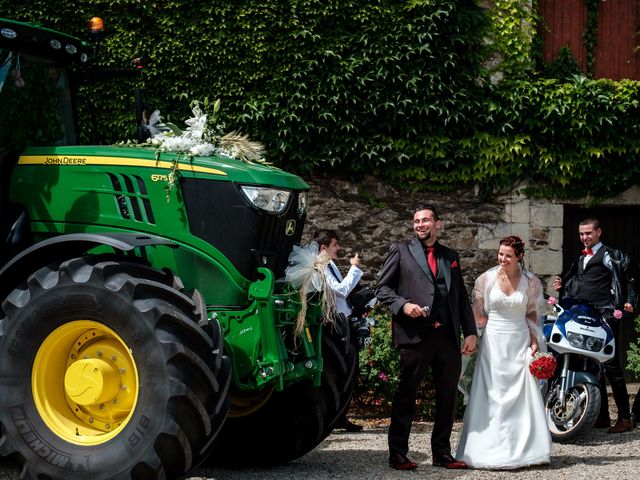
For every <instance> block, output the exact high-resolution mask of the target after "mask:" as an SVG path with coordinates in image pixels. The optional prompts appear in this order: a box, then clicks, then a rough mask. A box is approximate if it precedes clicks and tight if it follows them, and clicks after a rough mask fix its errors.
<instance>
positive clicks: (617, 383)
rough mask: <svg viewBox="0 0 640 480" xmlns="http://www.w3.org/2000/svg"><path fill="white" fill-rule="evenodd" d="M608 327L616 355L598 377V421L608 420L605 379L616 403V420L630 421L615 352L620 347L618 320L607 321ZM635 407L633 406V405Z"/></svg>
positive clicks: (623, 385) (624, 383)
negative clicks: (599, 400) (613, 340)
mask: <svg viewBox="0 0 640 480" xmlns="http://www.w3.org/2000/svg"><path fill="white" fill-rule="evenodd" d="M608 323H609V326H610V327H611V330H612V331H613V337H614V338H615V339H616V355H615V356H614V357H613V358H612V359H611V360H609V361H608V362H607V363H605V364H604V365H603V366H604V375H602V376H601V377H600V398H602V403H601V404H600V415H599V418H600V419H603V420H604V419H608V418H609V402H608V398H609V397H608V396H607V383H606V381H605V377H606V379H607V380H609V384H610V385H611V392H612V393H613V399H614V400H615V402H616V408H617V409H618V419H626V420H628V419H630V418H631V410H630V408H629V392H628V391H627V383H626V382H625V380H624V371H623V370H622V367H621V365H620V357H619V355H618V352H617V347H618V345H622V342H621V341H620V335H619V333H620V320H617V319H610V320H608ZM634 407H635V404H634Z"/></svg>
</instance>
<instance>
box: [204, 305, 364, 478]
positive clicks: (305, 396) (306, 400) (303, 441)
mask: <svg viewBox="0 0 640 480" xmlns="http://www.w3.org/2000/svg"><path fill="white" fill-rule="evenodd" d="M322 356H323V362H324V364H323V366H324V368H323V371H322V383H321V386H320V387H314V386H313V385H312V384H311V382H308V381H306V382H300V383H298V384H295V385H292V386H290V387H289V388H286V389H284V390H283V391H281V392H273V393H272V394H269V393H270V392H267V393H265V397H264V398H267V400H266V401H265V402H264V404H263V405H262V406H261V407H260V408H258V409H257V410H256V411H254V412H252V413H250V414H247V415H243V416H234V415H233V412H234V406H233V398H234V396H233V395H231V398H232V407H231V412H232V414H231V415H230V417H229V418H228V419H227V422H226V423H225V425H224V427H223V429H222V433H221V435H220V438H219V440H220V441H219V443H218V446H217V447H216V449H215V451H214V455H213V456H212V457H211V461H210V462H207V464H210V463H213V464H215V463H217V464H224V465H228V466H233V467H244V466H248V465H252V466H262V467H265V466H273V465H280V464H283V463H286V462H288V461H291V460H294V459H296V458H299V457H301V456H302V455H304V454H306V453H307V452H309V451H311V450H313V449H314V448H315V447H316V446H317V445H318V444H319V443H320V442H322V441H323V440H324V439H325V438H326V437H327V436H328V435H329V434H330V433H331V431H332V430H333V427H334V425H335V423H336V421H337V420H338V418H339V417H340V416H341V415H342V413H344V411H345V409H346V408H347V407H348V405H349V402H350V400H351V396H352V394H353V389H354V379H355V371H356V368H357V365H356V359H357V351H356V350H355V348H354V347H353V345H352V344H351V342H350V340H349V326H348V324H347V321H346V320H345V319H344V317H341V318H340V319H339V320H338V321H337V323H336V324H335V325H333V324H329V325H326V326H325V327H324V329H323V339H322ZM257 397H258V398H259V397H260V396H259V395H257Z"/></svg>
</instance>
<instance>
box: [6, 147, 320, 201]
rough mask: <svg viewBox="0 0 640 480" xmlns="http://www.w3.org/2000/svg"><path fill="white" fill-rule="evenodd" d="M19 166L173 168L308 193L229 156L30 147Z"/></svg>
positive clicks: (298, 183)
mask: <svg viewBox="0 0 640 480" xmlns="http://www.w3.org/2000/svg"><path fill="white" fill-rule="evenodd" d="M19 164H20V165H47V166H58V167H69V168H82V167H85V166H91V165H93V166H100V165H101V166H121V167H135V168H149V169H150V170H149V172H150V173H153V171H154V170H155V171H156V172H157V174H165V175H166V174H167V173H169V172H170V171H171V170H173V169H174V165H175V169H176V170H177V171H178V172H179V175H181V176H187V175H188V176H193V177H195V178H204V177H209V178H210V177H211V176H213V177H216V179H217V180H226V181H231V182H237V183H242V184H256V185H269V186H274V187H280V188H287V189H292V190H308V189H309V185H308V184H307V183H306V182H305V181H304V180H302V179H301V178H300V177H298V176H297V175H293V174H291V173H287V172H285V171H283V170H280V169H279V168H276V167H273V166H269V165H265V164H261V163H254V162H245V161H242V160H237V159H234V158H230V157H223V156H216V157H187V156H185V155H180V154H176V153H171V152H162V153H159V154H158V153H157V152H156V150H155V149H154V148H152V147H128V146H122V147H120V146H117V147H111V146H82V147H78V146H73V147H32V148H28V149H27V150H25V152H24V153H23V154H22V156H21V157H20V162H19Z"/></svg>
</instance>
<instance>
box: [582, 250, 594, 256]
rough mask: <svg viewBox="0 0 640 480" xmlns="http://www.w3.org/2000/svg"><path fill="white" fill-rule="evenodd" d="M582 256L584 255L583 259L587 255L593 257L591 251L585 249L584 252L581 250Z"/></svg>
mask: <svg viewBox="0 0 640 480" xmlns="http://www.w3.org/2000/svg"><path fill="white" fill-rule="evenodd" d="M582 255H584V256H585V257H586V256H587V255H593V250H592V249H590V248H587V249H586V250H582Z"/></svg>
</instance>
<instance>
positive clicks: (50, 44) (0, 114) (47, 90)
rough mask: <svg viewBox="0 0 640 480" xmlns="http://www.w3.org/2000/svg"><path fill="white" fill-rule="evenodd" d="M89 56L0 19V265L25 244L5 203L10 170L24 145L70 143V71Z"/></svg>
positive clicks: (80, 45) (68, 42) (16, 215)
mask: <svg viewBox="0 0 640 480" xmlns="http://www.w3.org/2000/svg"><path fill="white" fill-rule="evenodd" d="M90 53H91V47H90V45H89V44H88V43H86V42H83V41H81V40H79V39H77V38H75V37H72V36H69V35H66V34H63V33H60V32H57V31H54V30H50V29H47V28H43V27H41V26H39V25H36V24H31V23H23V22H16V21H12V20H6V19H2V18H0V105H2V108H1V109H0V236H1V237H0V238H1V240H2V241H3V243H4V244H5V245H6V246H7V248H5V249H3V251H2V254H1V255H0V265H1V264H4V262H5V261H6V260H7V259H8V258H11V257H12V256H13V255H15V253H17V251H19V250H21V248H22V247H23V246H24V245H26V244H27V243H28V240H27V239H26V238H25V236H28V233H27V230H28V229H27V228H26V226H27V225H26V223H27V222H26V219H25V216H24V212H23V211H22V209H21V208H20V207H19V206H17V205H13V204H11V202H10V200H9V182H10V178H11V172H12V171H13V169H14V167H15V165H16V163H17V161H18V158H19V155H20V153H21V152H22V151H23V150H24V149H25V148H26V147H27V146H42V145H74V144H75V143H76V141H77V132H76V123H75V116H74V105H73V101H72V99H73V96H72V93H71V92H72V88H73V87H74V77H73V76H72V75H71V74H70V67H71V66H72V65H74V64H76V65H79V66H81V65H84V64H86V63H87V62H88V61H89V56H90Z"/></svg>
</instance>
